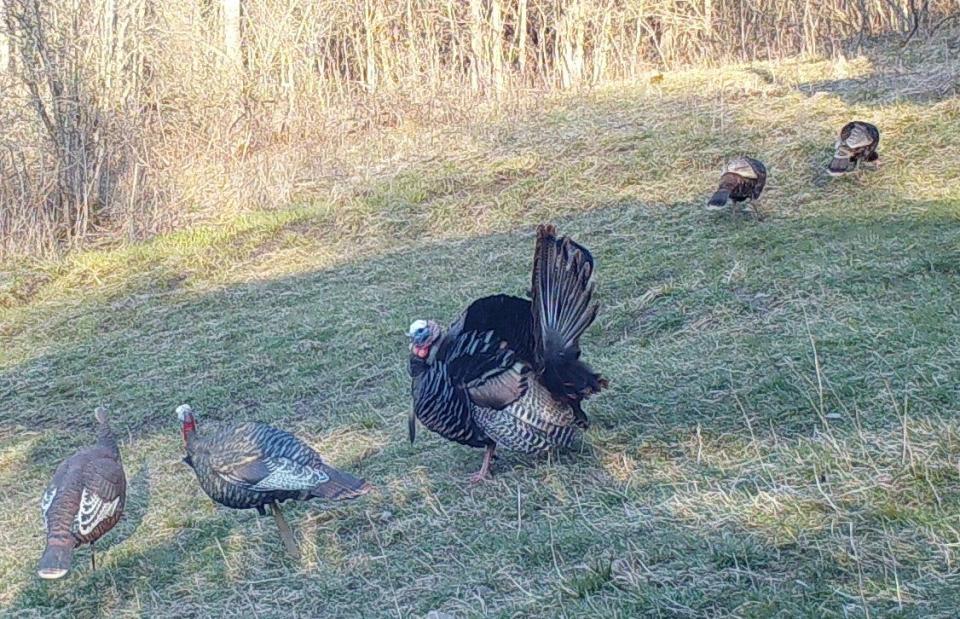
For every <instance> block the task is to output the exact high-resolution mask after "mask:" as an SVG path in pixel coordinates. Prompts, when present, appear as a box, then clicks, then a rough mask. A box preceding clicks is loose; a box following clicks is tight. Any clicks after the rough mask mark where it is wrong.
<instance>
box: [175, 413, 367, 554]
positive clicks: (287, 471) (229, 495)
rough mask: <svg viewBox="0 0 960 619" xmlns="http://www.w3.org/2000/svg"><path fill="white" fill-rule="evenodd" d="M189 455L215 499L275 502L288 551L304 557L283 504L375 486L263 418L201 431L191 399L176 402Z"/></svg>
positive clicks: (347, 495) (259, 504)
mask: <svg viewBox="0 0 960 619" xmlns="http://www.w3.org/2000/svg"><path fill="white" fill-rule="evenodd" d="M176 412H177V418H178V419H179V420H180V424H181V429H182V432H183V441H184V444H185V447H186V452H187V455H186V457H185V458H184V459H183V461H184V462H185V463H187V464H188V465H190V467H191V468H192V469H193V470H194V472H195V473H196V474H197V480H198V481H199V482H200V487H201V488H203V491H204V492H206V493H207V496H209V497H210V498H211V499H213V500H214V501H216V502H217V503H220V504H221V505H225V506H226V507H230V508H233V509H256V510H257V512H258V513H259V514H260V515H261V516H262V515H264V514H265V513H266V512H265V510H264V508H265V507H266V506H270V510H271V512H273V517H274V519H275V520H276V523H277V528H278V529H279V530H280V537H281V539H282V540H283V544H284V546H285V547H286V549H287V552H288V553H290V555H291V556H292V557H294V558H299V556H300V551H299V549H298V548H297V544H296V541H295V540H294V538H293V533H292V532H291V531H290V527H289V525H288V524H287V522H286V520H285V519H284V517H283V514H282V513H281V511H280V503H282V502H284V501H287V500H289V499H293V500H296V501H307V500H310V499H312V498H322V499H331V500H343V499H352V498H355V497H358V496H360V495H363V494H366V493H367V492H369V491H370V490H371V489H372V486H370V484H368V483H367V482H365V481H364V480H363V479H360V478H357V477H354V476H353V475H350V474H348V473H344V472H342V471H338V470H337V469H335V468H333V467H332V466H330V465H328V464H326V463H325V462H324V461H323V460H322V459H321V458H320V454H318V453H317V452H316V451H314V450H313V449H312V448H311V447H310V446H309V445H307V444H306V443H304V442H303V441H301V440H300V439H299V438H297V437H296V436H294V435H292V434H290V433H289V432H284V431H283V430H278V429H277V428H274V427H271V426H268V425H266V424H263V423H240V424H225V425H222V426H219V427H218V428H216V429H215V431H214V432H210V433H205V434H203V435H200V434H198V432H197V418H196V416H195V415H194V413H193V409H191V408H190V406H189V405H187V404H182V405H181V406H179V407H177V411H176Z"/></svg>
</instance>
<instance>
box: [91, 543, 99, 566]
mask: <svg viewBox="0 0 960 619" xmlns="http://www.w3.org/2000/svg"><path fill="white" fill-rule="evenodd" d="M93 544H94V543H93V542H90V569H91V570H92V571H94V572H96V571H97V553H96V548H95V547H94V545H93Z"/></svg>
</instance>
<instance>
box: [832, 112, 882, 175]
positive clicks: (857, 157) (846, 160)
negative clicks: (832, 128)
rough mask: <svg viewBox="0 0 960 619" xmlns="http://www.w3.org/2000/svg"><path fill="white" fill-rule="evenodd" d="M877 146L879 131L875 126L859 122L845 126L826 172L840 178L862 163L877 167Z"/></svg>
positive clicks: (878, 157) (878, 156)
mask: <svg viewBox="0 0 960 619" xmlns="http://www.w3.org/2000/svg"><path fill="white" fill-rule="evenodd" d="M878 144H880V130H879V129H877V127H876V126H875V125H871V124H870V123H867V122H863V121H860V120H855V121H853V122H850V123H847V124H845V125H844V126H843V128H842V129H841V130H840V139H838V140H837V144H836V150H835V151H834V154H833V159H832V160H831V161H830V165H829V166H827V172H828V173H829V174H830V175H831V176H842V175H844V174H849V173H850V172H853V171H854V170H856V169H857V167H858V166H859V165H860V164H861V163H863V162H866V163H873V164H874V165H877V163H878V160H879V159H880V155H878V154H877V145H878Z"/></svg>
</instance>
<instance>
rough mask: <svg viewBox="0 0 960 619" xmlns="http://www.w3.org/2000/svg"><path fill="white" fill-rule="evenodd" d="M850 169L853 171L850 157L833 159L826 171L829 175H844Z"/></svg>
mask: <svg viewBox="0 0 960 619" xmlns="http://www.w3.org/2000/svg"><path fill="white" fill-rule="evenodd" d="M851 169H853V162H852V161H851V159H850V157H834V158H833V159H831V160H830V165H829V166H828V167H827V171H829V172H830V173H831V174H845V173H847V172H849V171H850V170H851Z"/></svg>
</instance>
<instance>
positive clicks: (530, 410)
mask: <svg viewBox="0 0 960 619" xmlns="http://www.w3.org/2000/svg"><path fill="white" fill-rule="evenodd" d="M593 275H594V261H593V256H592V255H591V254H590V252H589V251H588V250H587V249H586V248H585V247H583V246H582V245H579V244H578V243H575V242H574V241H573V240H572V239H570V238H569V237H559V238H558V237H557V231H556V228H554V227H553V226H544V225H542V226H539V227H538V228H537V240H536V248H535V251H534V257H533V276H532V287H531V297H532V298H531V299H529V300H528V299H522V298H520V297H515V296H510V295H505V294H498V295H493V296H489V297H484V298H482V299H478V300H476V301H474V302H473V303H471V304H470V305H469V306H468V307H467V308H466V310H464V312H463V313H462V314H461V315H460V317H459V318H458V319H457V320H456V321H455V322H454V323H453V324H452V325H451V326H450V328H449V329H447V330H444V329H442V328H441V327H440V326H439V325H438V324H437V323H436V322H435V321H432V320H416V321H414V322H413V324H411V325H410V329H409V331H408V336H409V337H410V368H409V369H410V375H411V377H412V382H413V386H412V395H413V409H412V411H411V415H410V419H409V433H410V442H411V443H412V442H413V441H414V438H415V436H416V422H417V420H419V421H420V422H421V423H422V424H423V425H425V426H426V427H427V428H428V429H430V430H432V431H433V432H436V433H437V434H440V435H441V436H443V437H444V438H447V439H449V440H451V441H456V442H458V443H461V444H463V445H468V446H470V447H478V448H481V447H482V448H484V450H485V451H484V458H483V465H482V466H481V468H480V470H479V472H477V473H476V474H475V475H474V476H473V477H472V480H473V481H480V480H482V479H484V478H486V477H487V476H489V474H490V468H491V464H492V461H493V457H494V453H495V449H496V447H497V446H502V447H504V448H506V449H510V450H515V451H519V452H522V453H538V452H544V451H547V450H550V449H551V448H554V447H567V446H569V445H570V444H571V443H572V442H573V440H574V439H575V438H576V436H577V435H578V434H579V432H580V430H581V429H585V428H587V427H588V425H589V422H588V420H587V416H586V414H585V413H584V411H583V408H582V407H581V402H582V401H583V400H584V399H586V398H588V397H589V396H591V395H593V394H595V393H598V392H600V390H601V389H603V388H604V387H606V386H607V381H606V380H605V379H604V378H602V377H601V376H600V375H599V374H598V373H596V372H594V371H593V370H592V369H591V368H590V367H589V366H588V365H587V364H586V363H584V362H583V361H581V360H580V336H581V335H583V333H584V331H586V330H587V328H588V327H589V326H590V325H591V324H592V323H593V321H594V319H595V318H596V316H597V310H598V305H597V303H596V302H595V301H594V300H593V291H594V280H593Z"/></svg>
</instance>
